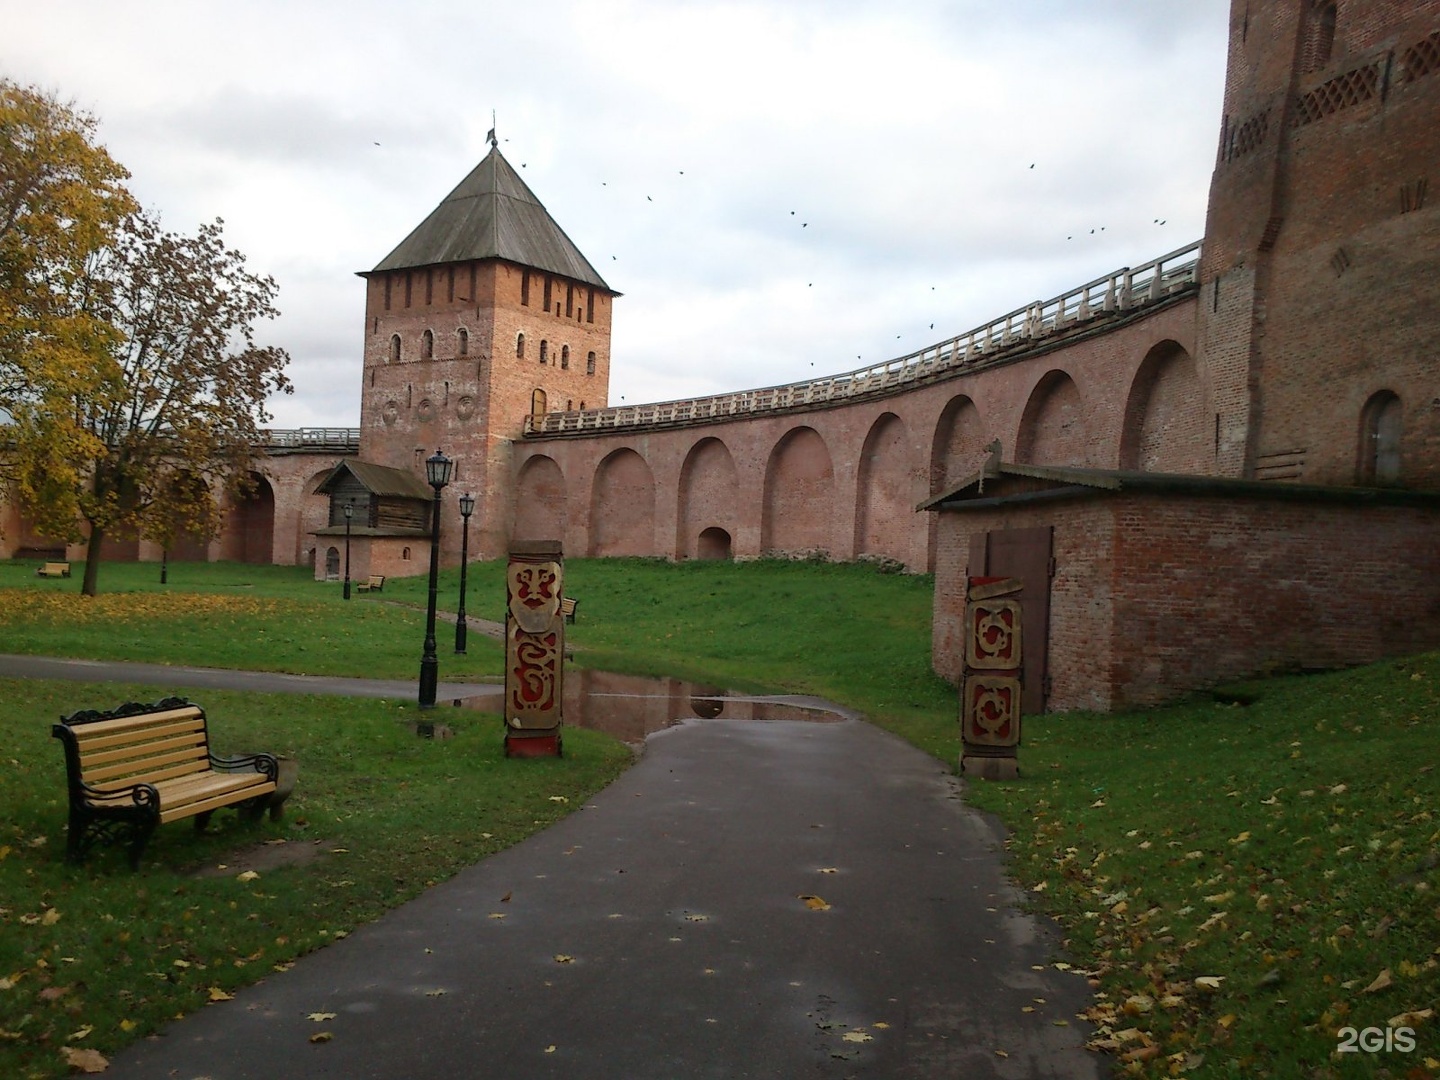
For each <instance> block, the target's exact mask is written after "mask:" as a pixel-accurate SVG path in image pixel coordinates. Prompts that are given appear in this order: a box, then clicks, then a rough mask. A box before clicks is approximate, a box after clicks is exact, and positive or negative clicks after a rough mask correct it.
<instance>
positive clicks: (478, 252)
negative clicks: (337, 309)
mask: <svg viewBox="0 0 1440 1080" xmlns="http://www.w3.org/2000/svg"><path fill="white" fill-rule="evenodd" d="M475 259H505V260H507V261H508V262H513V263H518V264H519V265H521V266H528V267H532V268H533V269H536V270H548V271H550V272H551V273H552V274H560V275H561V276H563V277H567V278H571V279H573V280H575V281H583V282H585V283H586V284H588V285H595V286H597V287H599V288H601V289H604V290H606V291H607V292H614V290H613V289H611V288H610V286H609V285H606V284H605V279H604V278H602V277H601V276H600V275H599V274H598V273H596V271H595V268H594V267H593V266H591V265H590V261H589V260H588V259H586V258H585V256H584V255H582V254H580V249H579V248H577V247H576V246H575V244H574V242H573V241H571V239H570V237H568V236H566V235H565V230H564V229H562V228H560V226H559V225H557V224H555V219H554V218H552V217H551V216H550V214H549V212H548V211H547V210H546V209H545V207H543V206H542V205H540V200H539V199H537V198H535V195H534V193H533V192H531V190H530V189H529V188H528V187H526V186H525V181H524V180H521V179H520V177H519V175H518V174H517V173H516V172H515V170H514V169H512V168H511V167H510V163H509V162H508V161H506V160H505V158H504V155H502V154H501V153H500V148H499V147H498V146H493V145H492V146H491V148H490V153H488V154H486V155H485V160H484V161H482V162H480V164H479V165H477V166H475V169H474V170H473V171H472V172H471V173H470V175H469V176H467V177H465V179H464V180H462V181H460V184H459V186H458V187H456V189H455V190H454V191H452V192H450V194H449V195H447V196H445V200H444V201H443V202H442V203H441V204H440V205H439V206H437V207H436V208H435V209H434V210H432V211H431V212H430V216H429V217H427V218H426V219H425V220H424V221H422V222H421V223H420V224H419V226H417V227H416V229H415V231H414V232H412V233H411V234H410V235H409V236H407V237H406V238H405V239H404V240H402V241H401V242H400V246H399V247H397V248H396V249H395V250H394V251H392V252H390V254H389V255H387V256H385V258H383V259H381V260H380V263H379V265H377V266H376V267H375V269H374V271H372V273H379V272H381V271H385V270H404V269H407V268H410V267H416V266H436V265H441V264H444V263H457V262H470V261H472V260H475Z"/></svg>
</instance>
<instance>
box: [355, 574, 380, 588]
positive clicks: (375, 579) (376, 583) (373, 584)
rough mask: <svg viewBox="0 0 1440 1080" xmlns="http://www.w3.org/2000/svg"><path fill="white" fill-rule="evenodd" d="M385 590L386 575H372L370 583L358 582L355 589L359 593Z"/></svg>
mask: <svg viewBox="0 0 1440 1080" xmlns="http://www.w3.org/2000/svg"><path fill="white" fill-rule="evenodd" d="M384 588H385V575H384V574H371V575H370V580H369V581H361V582H357V583H356V585H355V589H356V591H358V592H380V591H381V590H383V589H384Z"/></svg>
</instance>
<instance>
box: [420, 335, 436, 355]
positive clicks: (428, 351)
mask: <svg viewBox="0 0 1440 1080" xmlns="http://www.w3.org/2000/svg"><path fill="white" fill-rule="evenodd" d="M420 359H421V360H434V359H435V332H434V331H433V330H426V331H425V332H424V333H423V334H421V335H420Z"/></svg>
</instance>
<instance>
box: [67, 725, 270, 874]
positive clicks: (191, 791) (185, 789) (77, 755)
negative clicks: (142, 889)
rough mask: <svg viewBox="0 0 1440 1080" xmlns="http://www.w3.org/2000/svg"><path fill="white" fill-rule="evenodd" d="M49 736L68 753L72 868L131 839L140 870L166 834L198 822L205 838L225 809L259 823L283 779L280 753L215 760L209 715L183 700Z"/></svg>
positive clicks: (133, 857)
mask: <svg viewBox="0 0 1440 1080" xmlns="http://www.w3.org/2000/svg"><path fill="white" fill-rule="evenodd" d="M50 733H51V734H52V735H54V736H55V738H57V739H59V740H60V741H61V742H62V743H63V744H64V746H65V771H66V774H67V777H68V780H69V787H70V838H69V842H68V844H67V849H66V855H67V857H68V858H69V859H70V860H71V861H72V862H80V861H81V860H82V859H84V857H85V853H86V852H87V851H89V850H90V848H91V847H93V846H94V845H95V844H96V843H97V842H98V841H101V840H105V839H109V838H111V837H112V836H128V838H129V841H130V865H131V866H132V867H136V868H138V867H139V865H140V855H141V853H142V852H143V851H144V850H145V844H146V843H147V842H148V841H149V839H150V834H151V833H153V832H154V831H155V828H156V826H158V825H164V824H165V823H166V822H170V821H177V820H179V819H180V818H186V817H193V818H194V819H195V828H196V829H199V830H203V829H204V828H205V826H206V824H207V823H208V822H209V820H210V815H211V814H212V813H214V812H215V811H216V810H217V809H219V808H220V807H222V806H236V807H238V808H243V809H245V810H247V811H248V812H249V814H250V816H251V817H253V818H258V817H260V815H261V814H262V813H263V812H264V810H265V807H266V805H267V803H268V802H269V800H270V795H271V793H272V792H274V791H275V781H276V778H277V776H278V774H279V767H278V765H277V764H276V760H275V757H274V755H272V754H247V755H244V756H240V757H217V756H216V755H215V754H213V753H212V752H211V750H210V735H209V730H208V728H207V725H206V722H205V710H204V709H202V708H200V706H198V705H196V704H194V703H192V702H189V701H186V700H185V699H184V698H177V697H171V698H166V699H165V700H163V701H157V702H156V703H155V704H153V705H142V704H139V703H137V702H128V703H126V704H124V705H121V706H120V707H119V708H116V709H112V710H111V711H109V712H97V711H94V710H88V711H82V712H77V713H75V714H73V715H71V716H65V717H61V719H60V723H58V724H56V725H54V727H52V728H51V730H50Z"/></svg>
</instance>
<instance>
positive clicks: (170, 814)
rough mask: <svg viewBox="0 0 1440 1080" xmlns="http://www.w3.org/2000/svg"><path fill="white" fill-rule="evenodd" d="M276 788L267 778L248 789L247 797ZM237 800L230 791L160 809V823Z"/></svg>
mask: <svg viewBox="0 0 1440 1080" xmlns="http://www.w3.org/2000/svg"><path fill="white" fill-rule="evenodd" d="M274 790H275V785H274V783H272V782H271V781H270V780H266V781H265V782H264V783H263V784H257V785H256V786H255V787H254V788H253V789H246V791H247V794H246V796H245V797H246V798H258V797H259V796H261V795H267V794H269V793H270V792H272V791H274ZM235 801H236V799H235V793H234V792H233V791H230V792H226V793H225V794H223V795H216V796H215V797H214V798H211V799H206V800H205V801H204V802H198V803H190V804H189V805H188V806H185V807H181V808H179V809H176V810H171V811H166V810H164V809H162V810H161V811H160V824H162V825H164V824H167V823H168V822H171V821H177V820H179V819H180V818H184V817H193V816H194V815H196V814H203V813H205V812H206V811H208V810H218V809H220V807H222V806H229V805H230V804H231V803H233V802H235ZM161 806H162V807H163V806H164V803H163V802H162V803H161Z"/></svg>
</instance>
